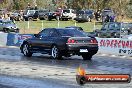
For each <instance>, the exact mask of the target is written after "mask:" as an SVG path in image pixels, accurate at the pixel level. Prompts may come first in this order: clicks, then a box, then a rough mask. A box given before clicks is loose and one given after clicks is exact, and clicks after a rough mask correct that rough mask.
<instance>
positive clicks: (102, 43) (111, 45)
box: [97, 38, 132, 56]
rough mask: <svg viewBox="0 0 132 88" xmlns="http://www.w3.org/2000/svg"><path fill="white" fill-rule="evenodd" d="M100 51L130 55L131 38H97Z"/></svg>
mask: <svg viewBox="0 0 132 88" xmlns="http://www.w3.org/2000/svg"><path fill="white" fill-rule="evenodd" d="M97 40H98V43H99V48H100V50H99V51H100V52H107V53H110V54H118V55H128V56H132V40H128V39H120V38H97Z"/></svg>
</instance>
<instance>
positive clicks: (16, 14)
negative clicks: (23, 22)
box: [11, 12, 20, 21]
mask: <svg viewBox="0 0 132 88" xmlns="http://www.w3.org/2000/svg"><path fill="white" fill-rule="evenodd" d="M11 17H12V19H13V20H15V21H20V14H19V13H16V12H15V13H12V14H11Z"/></svg>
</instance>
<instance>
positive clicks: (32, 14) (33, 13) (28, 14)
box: [23, 10, 38, 21]
mask: <svg viewBox="0 0 132 88" xmlns="http://www.w3.org/2000/svg"><path fill="white" fill-rule="evenodd" d="M23 18H24V20H25V21H32V20H34V19H37V18H38V10H26V11H25V12H24V16H23Z"/></svg>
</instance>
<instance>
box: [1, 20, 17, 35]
mask: <svg viewBox="0 0 132 88" xmlns="http://www.w3.org/2000/svg"><path fill="white" fill-rule="evenodd" d="M0 31H4V32H7V33H8V32H16V33H18V32H19V28H18V27H17V26H16V24H15V23H13V22H12V21H11V20H3V19H0Z"/></svg>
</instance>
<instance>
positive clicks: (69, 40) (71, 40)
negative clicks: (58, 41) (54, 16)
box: [67, 39, 77, 43]
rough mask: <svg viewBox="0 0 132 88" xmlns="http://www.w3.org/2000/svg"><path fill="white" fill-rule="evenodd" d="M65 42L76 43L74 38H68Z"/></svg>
mask: <svg viewBox="0 0 132 88" xmlns="http://www.w3.org/2000/svg"><path fill="white" fill-rule="evenodd" d="M67 43H77V42H76V41H75V40H74V39H68V41H67Z"/></svg>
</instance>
